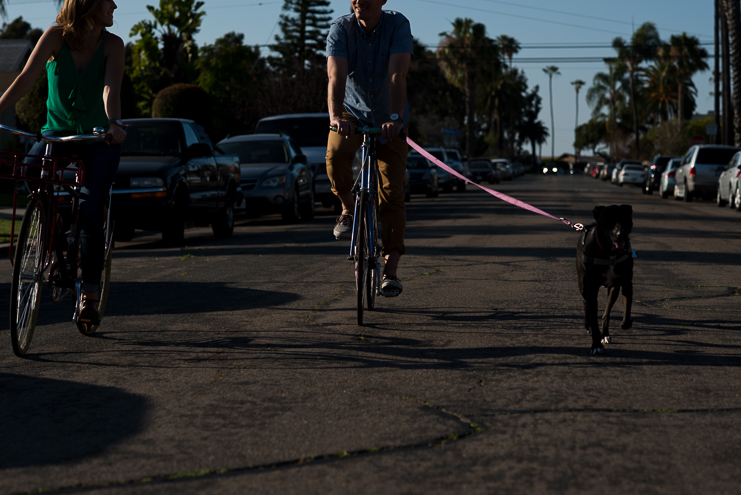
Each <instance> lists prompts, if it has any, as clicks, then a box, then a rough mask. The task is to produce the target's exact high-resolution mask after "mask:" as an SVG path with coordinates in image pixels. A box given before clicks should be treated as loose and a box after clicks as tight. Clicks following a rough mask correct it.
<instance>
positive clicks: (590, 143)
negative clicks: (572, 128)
mask: <svg viewBox="0 0 741 495" xmlns="http://www.w3.org/2000/svg"><path fill="white" fill-rule="evenodd" d="M606 133H607V127H606V125H605V121H604V120H597V119H590V120H589V122H587V123H586V124H582V125H580V126H578V127H577V128H576V132H575V139H574V148H576V149H578V150H582V149H584V148H589V149H590V150H592V155H596V154H597V147H598V146H599V145H600V144H602V143H603V142H604V140H605V137H606Z"/></svg>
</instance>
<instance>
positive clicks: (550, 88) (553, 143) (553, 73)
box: [543, 65, 561, 159]
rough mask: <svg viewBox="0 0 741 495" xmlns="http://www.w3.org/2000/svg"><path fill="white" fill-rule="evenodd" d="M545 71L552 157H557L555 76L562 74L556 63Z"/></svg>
mask: <svg viewBox="0 0 741 495" xmlns="http://www.w3.org/2000/svg"><path fill="white" fill-rule="evenodd" d="M543 72H545V73H546V74H548V93H549V94H550V99H551V158H553V159H555V158H556V140H555V137H556V129H555V128H554V127H553V126H554V124H553V76H560V75H561V73H560V72H559V71H558V67H556V66H555V65H549V66H548V67H546V68H544V69H543Z"/></svg>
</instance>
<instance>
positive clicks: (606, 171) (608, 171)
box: [599, 163, 617, 180]
mask: <svg viewBox="0 0 741 495" xmlns="http://www.w3.org/2000/svg"><path fill="white" fill-rule="evenodd" d="M616 165H617V164H616V163H608V164H606V165H605V166H604V167H602V169H601V170H600V172H599V178H600V179H601V180H610V178H611V177H612V171H613V170H615V166H616Z"/></svg>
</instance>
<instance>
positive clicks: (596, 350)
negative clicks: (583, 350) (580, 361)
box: [589, 345, 605, 356]
mask: <svg viewBox="0 0 741 495" xmlns="http://www.w3.org/2000/svg"><path fill="white" fill-rule="evenodd" d="M604 353H605V349H604V348H603V347H602V346H601V345H600V346H599V347H592V348H591V349H590V350H589V354H591V355H592V356H601V355H603V354H604Z"/></svg>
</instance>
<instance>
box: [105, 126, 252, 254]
mask: <svg viewBox="0 0 741 495" xmlns="http://www.w3.org/2000/svg"><path fill="white" fill-rule="evenodd" d="M124 124H126V125H127V128H126V133H127V135H126V141H124V142H123V143H122V144H121V161H120V164H119V166H118V171H117V172H116V177H115V179H114V184H113V197H112V200H111V201H112V208H111V215H112V217H113V219H114V221H115V222H116V227H115V232H114V233H115V235H116V239H118V240H121V241H128V240H131V238H132V237H133V235H134V231H135V230H136V229H142V230H150V231H155V232H162V239H163V240H164V241H165V242H167V243H168V244H179V243H182V242H183V238H184V235H185V224H186V223H188V222H191V221H193V222H195V223H197V224H199V225H208V224H211V228H212V230H213V232H214V235H215V236H217V237H229V236H231V235H232V232H233V231H234V207H235V205H236V204H239V203H240V202H241V200H242V190H241V188H240V184H239V181H240V170H239V162H238V159H237V157H236V156H233V155H228V154H217V155H215V154H214V147H213V145H212V144H211V140H210V139H209V138H208V135H207V134H206V133H205V132H204V130H203V128H202V127H201V126H199V125H198V124H196V123H195V122H194V121H192V120H185V119H126V120H124Z"/></svg>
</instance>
